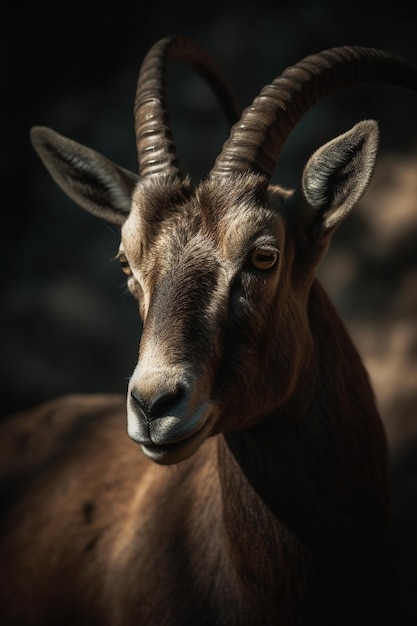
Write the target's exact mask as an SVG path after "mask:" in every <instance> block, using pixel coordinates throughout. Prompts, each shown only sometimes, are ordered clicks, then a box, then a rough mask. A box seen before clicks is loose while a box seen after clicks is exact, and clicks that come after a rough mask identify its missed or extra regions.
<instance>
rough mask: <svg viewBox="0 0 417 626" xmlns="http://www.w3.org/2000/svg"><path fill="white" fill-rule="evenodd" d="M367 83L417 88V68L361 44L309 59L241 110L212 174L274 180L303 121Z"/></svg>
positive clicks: (394, 56)
mask: <svg viewBox="0 0 417 626" xmlns="http://www.w3.org/2000/svg"><path fill="white" fill-rule="evenodd" d="M365 82H374V83H390V84H393V85H399V86H403V87H409V88H410V89H414V90H417V68H416V67H414V66H412V65H411V64H410V63H408V62H407V61H406V60H405V59H403V58H401V57H400V56H397V55H394V54H392V53H390V52H387V51H385V50H376V49H374V48H364V47H359V46H345V47H340V48H331V49H329V50H323V51H322V52H320V53H318V54H313V55H310V56H307V57H305V58H304V59H303V60H302V61H300V62H299V63H297V64H296V65H293V66H290V67H288V68H287V69H286V70H285V71H284V72H283V73H282V74H281V75H280V76H278V77H277V78H275V80H274V81H273V82H272V83H271V84H270V85H267V86H266V87H264V88H263V89H262V91H261V92H260V94H259V96H257V97H256V98H255V100H254V101H253V103H252V106H250V107H248V108H246V109H245V110H244V111H243V113H242V116H241V119H240V120H239V122H238V123H237V124H235V125H234V126H233V128H232V130H231V133H230V136H229V139H228V140H227V141H226V143H225V144H224V146H223V149H222V152H221V154H220V155H219V156H218V158H217V160H216V162H215V164H214V167H213V169H212V171H211V175H212V176H213V175H214V176H224V175H229V174H230V173H231V172H243V171H247V170H250V171H254V172H258V173H261V174H263V175H264V176H266V178H267V179H268V180H270V178H271V176H272V173H273V170H274V167H275V163H276V161H277V159H278V156H279V154H280V151H281V149H282V147H283V145H284V142H285V141H286V139H287V137H288V135H289V134H290V132H291V131H292V130H293V128H294V127H295V125H296V124H297V122H298V121H299V120H300V118H301V117H302V116H303V115H304V114H305V113H307V111H308V110H309V109H311V108H312V107H313V105H314V104H315V103H316V102H317V101H318V100H320V99H321V98H323V97H324V96H327V95H330V94H332V93H335V92H336V91H339V90H341V89H343V88H346V87H351V86H354V85H359V84H360V83H365Z"/></svg>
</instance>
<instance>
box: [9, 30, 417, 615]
mask: <svg viewBox="0 0 417 626" xmlns="http://www.w3.org/2000/svg"><path fill="white" fill-rule="evenodd" d="M172 61H181V62H183V63H185V64H186V65H188V66H189V67H191V68H192V69H194V70H195V71H196V72H198V73H200V74H201V75H202V76H203V77H204V78H205V79H206V80H207V81H208V83H209V84H210V85H211V87H212V88H213V90H214V92H215V93H216V94H217V96H218V97H219V99H220V101H221V103H222V105H223V107H224V109H225V111H226V113H227V115H228V117H229V119H230V121H231V122H232V123H234V125H233V127H232V129H231V132H230V136H229V138H228V139H227V141H226V142H225V144H224V146H223V149H222V151H221V153H220V155H219V156H218V158H217V160H216V162H215V164H214V166H213V168H212V170H211V171H210V173H209V175H208V177H207V178H206V179H205V180H203V181H200V182H199V183H198V184H193V183H192V182H191V180H190V178H189V177H188V176H186V175H183V174H182V172H181V169H180V165H179V160H178V158H177V153H176V148H175V144H174V139H173V135H172V132H171V130H170V123H169V118H168V114H167V105H166V71H167V67H168V65H169V63H171V62H172ZM362 82H389V83H392V84H397V85H400V86H401V85H402V86H404V87H408V88H410V89H414V90H415V89H416V88H417V70H416V69H415V68H414V67H413V66H412V65H411V64H409V63H408V62H406V61H405V60H404V59H402V58H400V57H398V56H396V55H394V54H392V53H390V52H387V51H381V50H375V49H372V48H364V47H349V46H347V47H341V48H333V49H330V50H324V51H322V52H321V53H319V54H315V55H311V56H308V57H306V58H305V59H303V60H302V61H300V62H299V63H297V64H296V65H294V66H291V67H289V68H287V69H286V70H285V71H284V72H283V73H282V74H281V75H280V76H278V77H277V78H276V79H275V80H274V81H273V82H272V83H271V84H270V85H267V86H266V87H264V89H263V90H262V91H261V92H260V94H259V96H257V97H256V98H255V100H254V101H253V104H252V105H251V106H250V107H248V108H247V109H245V110H244V111H243V113H242V115H241V116H240V117H239V114H238V112H237V111H236V107H235V105H234V98H233V96H232V95H231V93H230V91H229V88H228V86H227V83H226V81H225V79H224V78H223V77H222V74H221V73H220V70H219V69H218V68H217V65H216V64H215V63H214V61H213V60H212V59H211V57H210V56H209V55H208V53H206V52H205V51H203V49H202V48H201V47H200V46H199V45H198V44H197V43H196V42H194V40H193V39H191V38H189V37H186V36H172V37H167V38H164V39H162V40H160V41H159V42H157V43H156V44H155V45H154V46H153V47H152V48H151V49H150V51H149V52H148V54H147V56H146V57H145V60H144V62H143V64H142V68H141V72H140V74H139V79H138V86H137V94H136V100H135V130H136V139H137V150H138V159H139V175H136V174H134V173H132V172H130V171H127V170H126V169H123V168H121V167H119V166H118V165H116V164H114V163H112V162H111V161H109V160H108V159H107V158H105V157H104V156H102V155H100V154H98V153H97V152H95V151H93V150H91V149H89V148H87V147H84V146H82V145H80V144H78V143H76V142H75V141H73V140H70V139H67V138H65V137H63V136H61V135H59V134H58V133H56V132H55V131H53V130H51V129H49V128H44V127H35V128H33V129H32V131H31V133H32V135H31V136H32V142H33V145H34V148H35V149H36V151H37V153H38V154H39V156H40V158H41V159H42V161H43V162H44V164H45V166H46V167H47V169H48V170H49V172H50V174H51V175H52V177H53V178H54V180H55V181H56V182H57V183H58V185H60V186H61V187H62V189H63V190H64V191H65V192H66V193H67V194H68V195H69V196H70V197H71V198H72V199H73V200H74V201H75V202H76V203H78V204H79V205H80V206H81V207H83V208H84V209H86V210H87V211H90V212H91V213H93V214H95V215H97V216H99V217H101V218H103V219H105V220H108V221H109V222H111V223H112V224H116V225H118V226H120V228H121V244H120V249H119V252H118V258H119V260H120V262H121V266H122V270H123V271H124V273H125V274H126V275H127V285H128V288H129V290H130V292H131V293H132V294H133V296H134V297H135V298H136V299H137V301H138V307H139V312H140V317H141V320H142V323H143V330H142V336H141V341H140V346H139V357H138V363H137V365H136V367H135V369H134V371H133V374H132V376H131V378H130V380H129V384H128V389H127V400H126V398H124V397H119V396H117V395H108V396H106V395H103V396H101V395H100V396H99V395H91V396H88V395H87V396H80V395H73V396H65V397H63V398H60V399H53V400H50V401H48V402H46V403H45V404H43V405H42V406H39V407H36V408H34V409H33V410H31V411H28V412H23V413H21V414H19V415H15V416H13V417H11V418H10V419H7V420H5V421H4V423H3V424H2V425H1V437H0V441H1V446H2V455H1V471H2V474H1V475H2V483H1V484H2V491H1V493H2V496H1V497H2V500H1V503H2V505H1V506H2V509H3V520H2V539H1V542H0V556H1V580H0V597H1V603H0V621H1V623H2V624H8V625H23V624H24V625H25V626H31V625H42V626H48V625H53V626H58V625H66V624H74V623H78V624H85V625H88V626H94V625H99V626H106V625H109V626H110V625H111V626H119V625H123V626H134V625H139V624H140V625H141V626H144V625H145V626H156V625H158V626H168V625H169V626H188V625H195V624H199V625H210V626H213V625H227V626H243V625H248V626H249V625H250V626H261V625H263V626H264V625H274V626H306V625H320V626H323V625H330V624H332V625H333V624H338V625H339V626H340V625H345V626H347V625H353V624H355V626H358V625H365V624H366V626H370V625H373V624H377V625H378V626H381V625H383V624H398V623H399V621H400V620H399V613H398V611H399V608H398V606H397V605H396V598H395V595H396V594H395V581H394V576H393V573H392V564H391V548H390V545H389V539H388V527H389V501H388V500H389V495H388V492H389V490H388V484H387V464H388V460H387V457H388V453H387V443H386V437H385V433H384V429H383V425H382V422H381V419H380V417H379V414H378V411H377V408H376V403H375V399H374V394H373V391H372V388H371V385H370V382H369V380H368V375H367V372H366V370H365V368H364V365H363V364H362V361H361V358H360V356H359V354H358V352H357V350H356V349H355V347H354V345H353V342H352V341H351V339H350V338H349V335H348V333H347V331H346V329H345V327H344V325H343V322H342V321H341V319H340V317H339V315H338V313H337V311H336V309H335V307H334V306H333V305H332V303H331V301H330V299H329V298H328V296H327V295H326V293H325V290H324V289H323V288H322V287H321V286H320V284H319V282H318V279H317V278H316V269H317V266H318V264H319V263H320V261H321V260H322V258H323V257H324V255H325V253H326V251H327V248H328V246H329V242H330V239H331V235H332V233H333V232H334V230H335V228H336V227H337V226H338V225H339V224H340V223H341V222H342V221H343V219H344V218H345V217H346V216H347V215H348V214H349V212H350V211H351V210H352V208H353V207H354V206H355V204H356V203H357V202H358V200H359V199H360V197H361V196H362V194H363V193H364V191H365V190H366V188H367V185H368V183H369V180H370V178H371V175H372V172H373V168H374V164H375V159H376V155H377V147H378V138H379V131H378V125H377V123H376V122H375V121H373V120H364V121H361V122H359V123H358V124H356V125H355V126H354V127H353V128H351V129H350V130H348V131H347V132H345V133H343V134H341V135H340V136H338V137H336V138H335V139H332V140H331V141H329V142H328V143H326V144H325V145H323V146H322V147H320V148H319V149H318V150H316V151H315V152H314V153H313V155H312V156H311V157H310V159H309V160H308V162H307V164H306V165H305V167H304V170H303V174H302V179H301V181H300V184H299V186H298V187H297V188H296V189H295V190H294V191H291V190H287V189H284V188H283V187H281V186H279V185H272V184H271V182H270V181H271V176H272V171H273V168H274V166H275V163H276V161H277V158H278V155H279V153H280V151H281V149H282V146H283V145H284V142H285V141H286V139H287V137H288V135H289V134H290V132H291V130H292V129H293V128H294V126H295V125H296V124H297V122H298V120H299V119H300V118H301V117H302V116H303V115H304V114H305V113H306V112H307V111H308V110H309V109H310V108H311V107H312V106H313V105H314V104H315V103H316V102H317V101H318V100H320V99H321V98H323V97H325V96H326V95H329V94H331V93H334V92H335V91H337V90H340V89H343V88H347V87H351V86H354V85H356V84H359V83H362ZM126 413H127V431H128V435H129V437H130V439H132V440H133V442H135V443H136V444H137V445H135V444H134V443H133V442H132V441H129V438H128V437H126V434H125V429H126V426H125V422H126ZM138 447H140V449H141V450H142V452H143V454H140V455H138ZM171 466H175V468H174V467H171Z"/></svg>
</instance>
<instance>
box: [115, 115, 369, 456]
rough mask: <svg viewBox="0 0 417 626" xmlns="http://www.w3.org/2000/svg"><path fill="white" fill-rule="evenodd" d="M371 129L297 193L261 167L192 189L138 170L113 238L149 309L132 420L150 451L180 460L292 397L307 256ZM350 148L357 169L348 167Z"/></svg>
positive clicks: (349, 139) (341, 196) (303, 361)
mask: <svg viewBox="0 0 417 626" xmlns="http://www.w3.org/2000/svg"><path fill="white" fill-rule="evenodd" d="M376 140H377V129H376V125H375V124H374V123H372V122H364V123H362V124H359V125H357V126H356V127H355V128H354V129H352V130H351V131H350V132H349V133H346V134H345V135H343V136H341V137H339V138H337V139H336V140H334V141H333V142H330V143H329V144H327V145H326V146H325V147H323V148H322V149H321V151H318V152H317V153H316V154H315V155H314V157H312V159H311V160H310V162H309V164H308V166H307V167H306V169H305V172H304V183H303V185H302V186H300V190H299V191H298V192H297V193H295V194H292V193H291V192H288V191H284V190H283V189H281V188H279V187H274V188H269V189H267V187H266V186H265V180H264V178H263V177H262V176H261V175H259V174H255V173H246V174H236V175H233V176H229V177H227V178H225V177H216V176H214V177H211V178H209V179H208V180H207V181H204V182H203V183H201V184H200V185H199V186H198V187H197V188H196V189H193V188H192V186H191V184H190V183H189V182H188V181H187V180H186V181H174V182H173V181H172V180H169V181H165V183H163V182H162V183H161V180H159V179H158V180H155V179H152V178H150V179H149V180H148V179H145V180H144V181H142V182H139V184H138V186H137V188H136V190H135V192H134V195H133V201H132V209H131V211H130V215H129V217H128V218H127V220H126V222H125V223H124V225H123V227H122V244H121V255H122V259H123V262H124V265H125V266H126V267H125V269H126V270H127V271H128V272H129V273H130V276H129V281H128V284H129V288H130V290H131V291H132V293H133V294H134V295H135V296H136V297H137V299H138V301H139V306H140V311H141V316H142V321H143V335H142V339H141V345H140V351H139V361H138V365H137V367H136V369H135V371H134V373H133V376H132V378H131V380H130V384H129V390H128V431H129V434H130V436H131V437H132V439H134V440H135V441H137V442H139V443H140V444H141V445H142V448H143V450H144V452H145V453H146V454H147V455H148V456H149V457H150V458H152V459H153V460H154V461H157V462H159V463H174V462H178V461H179V460H183V459H185V458H187V457H188V456H190V455H191V454H193V453H194V452H195V450H196V449H197V448H198V447H199V446H200V444H201V443H202V442H203V441H204V440H205V439H206V438H207V437H208V436H209V435H213V434H216V433H218V432H219V431H227V430H231V429H237V428H248V427H250V426H253V425H254V424H255V423H256V422H258V421H259V420H260V419H261V418H262V417H264V416H266V415H267V414H268V413H269V412H270V411H272V409H274V408H276V407H277V406H279V405H280V404H282V403H283V402H284V401H285V400H286V399H288V397H289V396H290V395H291V393H292V391H293V389H294V386H295V384H296V382H297V380H298V379H299V376H300V374H301V371H302V369H303V368H304V367H307V366H308V364H309V355H310V353H311V349H312V340H311V336H310V330H309V329H310V326H309V321H308V307H307V299H308V293H309V288H310V286H311V283H312V281H313V279H314V271H315V266H316V264H317V262H318V261H319V259H320V258H321V256H322V255H323V254H324V252H325V250H326V248H327V242H328V239H329V233H330V232H331V230H332V228H333V227H334V225H335V224H336V223H338V222H339V221H340V219H341V217H342V216H343V212H344V211H345V210H346V206H345V208H343V205H344V203H346V196H347V198H348V200H347V202H348V204H349V208H350V206H352V205H353V203H354V201H355V200H356V199H357V196H358V194H360V193H362V192H363V190H364V187H365V185H366V184H367V181H368V179H369V176H370V173H371V171H372V167H373V164H374V158H375V144H376ZM349 150H350V151H349ZM344 151H345V152H344ZM344 154H347V155H348V156H343V155H344ZM352 155H353V156H352ZM354 159H356V165H358V162H360V167H361V170H362V172H365V175H364V176H363V175H362V176H358V175H357V172H356V170H355V175H354V176H353V175H352V167H351V166H352V162H353V160H354ZM324 163H326V165H327V171H326V169H325V167H324ZM329 163H330V164H329ZM346 172H348V173H347V174H346ZM331 179H338V181H339V182H338V183H331V184H330V182H329V181H330V180H331ZM341 181H343V182H341ZM348 188H349V193H348V194H347V189H348ZM313 196H314V198H315V199H317V198H319V197H320V200H317V202H316V205H317V206H316V207H313V204H314V198H313ZM306 198H309V201H308V202H307V200H306ZM336 198H337V199H336ZM323 207H326V209H327V212H326V211H324V210H323V211H322V209H323ZM326 220H327V221H326ZM313 225H314V231H315V232H313Z"/></svg>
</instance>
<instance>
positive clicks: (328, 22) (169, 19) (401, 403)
mask: <svg viewBox="0 0 417 626" xmlns="http://www.w3.org/2000/svg"><path fill="white" fill-rule="evenodd" d="M412 10H413V7H412V5H411V4H410V3H407V5H405V4H403V3H399V2H395V3H384V2H369V1H368V2H349V3H338V2H331V1H330V0H311V1H310V2H308V1H307V0H305V1H300V0H292V1H290V2H288V0H286V1H285V2H278V1H276V2H271V1H269V2H268V1H266V0H258V1H257V2H256V3H249V2H247V1H245V0H241V1H240V2H231V3H230V2H229V3H227V2H218V1H215V2H211V3H207V4H201V3H190V2H173V1H172V0H169V1H168V0H164V1H157V0H156V1H154V2H147V3H143V2H137V3H132V2H130V3H123V2H118V3H113V4H109V3H102V4H100V5H94V4H91V3H88V2H83V3H80V2H71V3H63V4H58V3H55V4H53V5H52V4H51V5H48V4H42V6H40V3H25V5H23V4H21V3H20V2H15V3H14V4H13V5H9V6H8V7H7V8H4V7H3V9H2V19H1V21H0V53H1V54H0V64H1V66H0V67H1V75H2V86H3V89H2V91H1V93H2V97H1V100H0V107H1V117H0V120H1V126H2V133H1V138H2V141H1V143H0V172H1V177H2V179H1V190H2V202H1V205H2V210H1V216H2V226H1V229H0V238H1V246H0V254H1V284H2V290H1V294H2V296H1V297H2V302H1V310H0V314H1V321H0V328H1V333H2V336H1V348H2V358H1V363H0V368H1V369H0V381H1V389H0V391H1V394H0V417H5V416H6V415H7V414H9V413H12V412H14V411H17V410H20V409H23V408H26V407H28V406H31V405H33V404H35V403H37V402H40V401H42V400H45V399H48V398H51V397H53V396H56V395H59V394H62V393H66V392H71V391H76V392H97V391H99V392H113V391H120V392H122V393H124V392H125V390H126V386H127V379H128V377H129V374H130V373H131V371H132V369H133V367H134V365H135V362H136V355H137V347H138V342H139V336H140V324H139V317H138V314H137V311H136V305H135V303H134V302H133V300H132V299H131V298H130V297H129V296H127V294H126V291H125V288H124V277H123V274H122V273H121V270H120V268H119V265H118V263H117V262H116V263H115V262H113V260H112V259H113V257H114V255H115V254H116V252H117V249H118V243H119V239H118V232H117V229H116V228H115V227H112V226H110V225H108V224H107V223H105V222H104V221H101V220H99V219H98V218H95V217H93V216H91V215H89V214H87V213H86V212H85V211H83V210H82V209H80V208H79V207H77V206H75V205H74V204H73V203H72V202H71V201H70V200H69V199H67V197H66V196H65V195H64V194H63V193H62V192H61V190H60V189H58V187H57V186H56V185H55V183H54V182H53V181H52V179H51V178H50V177H49V174H47V172H46V170H45V169H44V167H43V165H42V164H41V162H40V161H39V159H38V158H37V156H36V155H35V153H34V151H33V149H32V147H31V145H30V142H29V129H30V127H31V126H33V125H47V126H51V127H52V128H54V129H55V130H57V131H58V132H60V133H62V134H64V135H67V136H68V137H71V138H73V139H75V140H77V141H79V142H81V143H84V144H86V145H89V146H90V147H92V148H94V149H96V150H98V151H100V152H102V153H103V154H104V155H106V156H107V157H108V158H110V159H111V160H113V161H115V162H117V163H119V164H120V165H122V166H124V167H127V168H130V169H132V170H133V171H136V170H137V161H136V149H135V142H134V132H133V113H132V110H133V100H134V94H135V87H136V79H137V75H138V71H139V68H140V64H141V61H142V59H143V57H144V55H145V54H146V52H147V50H148V49H149V47H150V46H151V45H152V44H153V43H154V42H155V41H156V40H158V39H159V38H161V37H164V36H166V35H169V34H172V33H184V34H189V35H192V36H194V37H195V38H196V39H197V40H198V41H199V42H200V43H201V44H203V45H204V46H205V47H206V48H207V49H208V50H209V51H210V52H211V53H212V54H213V56H214V57H215V58H216V59H217V60H218V61H219V63H220V64H221V66H222V67H223V69H224V72H225V73H226V75H227V76H228V77H229V78H230V81H231V83H232V85H233V87H234V89H235V92H236V94H237V97H238V101H239V103H240V105H241V106H242V107H244V106H247V105H249V104H250V103H251V101H252V99H253V98H254V97H255V96H256V95H257V94H258V93H259V91H260V89H261V88H262V87H263V86H264V85H265V84H267V83H268V82H270V81H271V80H272V79H273V78H274V77H275V76H277V75H278V74H279V73H280V72H281V71H282V70H283V69H284V68H285V67H286V66H288V65H290V64H293V63H296V62H297V61H299V60H300V59H301V58H302V57H304V56H305V55H307V54H310V53H313V52H318V51H319V50H321V49H323V48H328V47H332V46H339V45H346V44H357V45H365V46H373V47H380V48H386V49H389V50H392V51H394V52H398V53H400V54H403V55H404V56H406V57H407V58H408V59H409V60H411V61H414V62H416V63H417V35H416V21H415V18H414V16H413V13H410V11H412ZM169 95H170V100H169V105H170V110H171V119H172V124H173V128H174V133H175V139H176V143H177V146H178V151H179V156H180V159H181V163H182V166H183V169H184V170H187V171H189V172H190V173H191V174H192V175H193V177H194V178H198V177H201V176H204V175H205V174H206V173H207V172H208V170H209V169H210V168H211V166H212V164H213V162H214V159H215V157H216V155H217V154H218V152H219V151H220V149H221V146H222V143H223V141H224V140H225V139H226V137H227V134H228V128H227V125H226V124H225V121H224V120H223V117H222V115H221V113H220V112H219V110H218V107H217V104H216V103H215V102H214V101H213V98H212V96H211V94H210V93H209V92H208V91H207V89H206V88H205V87H204V85H203V84H202V83H201V82H200V81H199V79H197V78H196V77H195V76H193V75H192V74H191V72H189V71H183V70H182V69H181V68H180V67H174V66H173V67H172V69H171V70H170V91H169ZM367 117H372V118H375V119H378V120H379V121H380V128H381V133H382V140H381V146H380V157H379V159H378V166H377V170H376V173H375V177H374V181H373V183H372V185H371V187H370V189H369V191H368V192H367V194H366V195H365V197H364V199H363V200H362V201H361V203H360V206H359V207H358V208H357V210H356V211H355V213H354V214H352V215H351V216H349V218H348V220H347V221H346V222H345V224H343V226H342V227H341V229H340V230H339V231H338V232H337V233H336V235H335V238H334V241H333V245H332V247H331V251H330V253H329V255H328V259H327V260H326V261H325V262H324V263H323V267H322V268H321V270H320V272H321V277H322V280H323V282H324V283H325V285H326V287H327V288H328V290H329V291H330V293H331V295H332V297H333V299H334V300H335V302H336V304H337V306H338V308H339V310H340V312H341V314H342V316H343V318H344V319H345V321H346V323H347V325H348V327H349V329H350V330H351V332H352V334H353V336H354V339H355V340H356V341H357V344H358V346H359V348H360V350H361V352H362V354H363V355H364V359H365V361H366V364H367V365H368V367H369V370H370V373H371V377H372V379H373V381H374V383H375V388H376V393H377V398H378V401H379V403H380V407H381V412H382V417H383V419H384V422H385V425H386V428H387V433H388V437H389V443H390V450H391V453H392V457H393V459H394V460H395V463H393V477H394V479H395V481H396V484H395V490H394V491H395V494H396V498H395V502H394V505H395V507H396V510H397V511H399V512H400V513H404V512H406V515H403V516H402V521H401V522H400V526H399V527H398V528H399V536H401V540H402V541H403V543H402V544H401V546H400V549H402V550H403V555H404V554H407V555H408V556H409V557H410V559H409V563H410V562H412V560H413V559H414V561H413V562H414V565H415V563H417V542H416V539H415V538H414V535H412V529H413V528H414V527H415V526H416V524H417V504H416V503H417V499H416V498H415V497H414V494H415V493H417V481H416V479H415V478H414V476H417V467H416V465H417V453H415V449H416V441H417V439H416V436H417V416H416V410H417V356H416V355H417V328H416V314H417V263H416V261H417V259H416V249H417V245H416V242H417V95H416V94H413V93H409V92H407V91H406V90H403V89H398V88H393V87H389V88H387V87H375V86H373V87H362V88H358V89H354V90H352V91H349V92H345V93H343V94H341V95H339V96H334V97H331V98H328V99H326V100H324V101H322V102H321V103H319V104H318V105H317V106H316V107H315V108H314V109H313V110H312V111H311V112H310V113H308V115H307V116H306V117H305V118H304V119H303V120H302V121H301V123H300V124H299V126H298V127H297V129H296V130H295V131H294V132H293V134H292V135H291V137H290V139H289V141H288V142H287V145H286V148H285V150H284V152H283V154H282V156H281V158H280V161H279V164H278V165H279V167H278V168H277V171H276V175H275V177H274V180H275V182H281V183H282V184H283V185H285V186H293V185H295V184H296V183H297V180H298V178H299V176H300V174H301V171H302V167H303V164H304V163H305V161H306V159H307V158H308V156H309V155H310V154H311V152H312V151H313V150H314V149H315V148H317V147H318V146H319V145H320V144H322V143H324V142H325V141H328V140H329V139H331V138H332V137H333V136H335V135H337V134H339V133H341V132H344V131H345V130H347V129H348V128H349V127H350V126H352V125H353V124H354V123H356V122H357V121H359V120H360V119H364V118H367ZM353 462H354V460H353ZM400 517H401V516H400ZM404 520H405V521H404ZM401 524H402V525H401ZM416 570H417V568H416V567H414V570H413V572H414V573H413V574H412V575H411V576H410V577H409V578H408V579H407V583H406V586H407V587H408V589H409V591H410V597H411V596H412V595H413V593H414V595H415V588H414V587H413V585H415V584H416V580H415V577H416V574H415V572H416ZM410 571H411V570H410ZM413 576H414V578H413Z"/></svg>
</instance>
